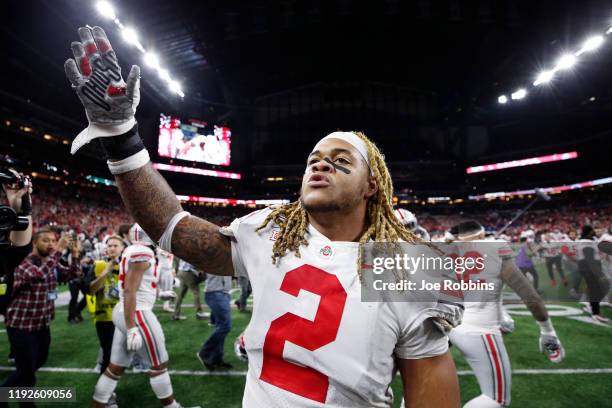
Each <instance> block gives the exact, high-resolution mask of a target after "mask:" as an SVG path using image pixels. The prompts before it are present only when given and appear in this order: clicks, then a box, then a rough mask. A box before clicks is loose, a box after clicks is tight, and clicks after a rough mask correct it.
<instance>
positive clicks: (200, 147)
mask: <svg viewBox="0 0 612 408" xmlns="http://www.w3.org/2000/svg"><path fill="white" fill-rule="evenodd" d="M157 154H159V155H160V156H161V157H169V158H171V159H180V160H188V161H195V162H200V163H208V164H217V165H221V166H229V165H230V157H231V131H230V129H229V128H228V127H223V126H216V125H213V126H210V125H209V124H208V123H206V122H202V121H198V120H193V119H190V120H187V121H184V122H182V121H181V120H180V119H179V118H175V117H173V116H166V115H164V114H161V115H160V118H159V140H158V145H157Z"/></svg>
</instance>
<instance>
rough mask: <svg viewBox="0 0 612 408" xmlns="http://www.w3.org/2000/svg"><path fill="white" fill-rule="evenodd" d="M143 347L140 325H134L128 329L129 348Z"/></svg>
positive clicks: (133, 349)
mask: <svg viewBox="0 0 612 408" xmlns="http://www.w3.org/2000/svg"><path fill="white" fill-rule="evenodd" d="M141 347H142V336H141V335H140V331H139V330H138V327H132V328H131V329H128V331H127V349H128V350H130V351H137V350H139V349H140V348H141Z"/></svg>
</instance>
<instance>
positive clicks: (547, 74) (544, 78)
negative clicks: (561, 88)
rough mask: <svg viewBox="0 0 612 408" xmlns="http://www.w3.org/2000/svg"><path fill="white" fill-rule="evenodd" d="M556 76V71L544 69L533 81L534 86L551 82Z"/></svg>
mask: <svg viewBox="0 0 612 408" xmlns="http://www.w3.org/2000/svg"><path fill="white" fill-rule="evenodd" d="M554 76H555V71H553V70H549V71H542V72H540V74H539V75H538V77H537V78H536V80H535V82H534V83H533V86H538V85H540V84H545V83H548V82H550V80H551V79H553V77H554Z"/></svg>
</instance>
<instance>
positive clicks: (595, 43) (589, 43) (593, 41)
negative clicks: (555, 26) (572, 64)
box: [576, 35, 604, 56]
mask: <svg viewBox="0 0 612 408" xmlns="http://www.w3.org/2000/svg"><path fill="white" fill-rule="evenodd" d="M603 42H604V38H603V36H601V35H596V36H593V37H591V38H589V39H588V40H586V41H585V42H584V44H582V48H581V49H580V50H578V52H576V56H578V55H580V54H582V53H584V52H587V51H593V50H596V49H597V48H599V47H600V46H601V44H603Z"/></svg>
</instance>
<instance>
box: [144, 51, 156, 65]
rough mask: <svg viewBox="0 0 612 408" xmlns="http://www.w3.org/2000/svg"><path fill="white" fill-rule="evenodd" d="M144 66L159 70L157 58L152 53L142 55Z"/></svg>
mask: <svg viewBox="0 0 612 408" xmlns="http://www.w3.org/2000/svg"><path fill="white" fill-rule="evenodd" d="M144 61H145V64H147V65H148V66H149V67H151V68H153V69H159V58H158V57H157V55H155V54H154V53H152V52H147V53H146V54H145V55H144Z"/></svg>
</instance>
